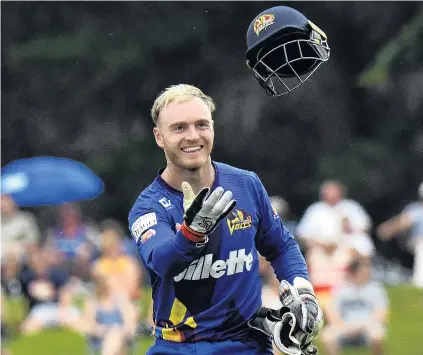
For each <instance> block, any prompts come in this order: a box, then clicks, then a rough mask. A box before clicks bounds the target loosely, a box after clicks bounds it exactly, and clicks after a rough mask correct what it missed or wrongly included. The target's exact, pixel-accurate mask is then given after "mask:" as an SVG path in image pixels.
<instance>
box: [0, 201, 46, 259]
mask: <svg viewBox="0 0 423 355" xmlns="http://www.w3.org/2000/svg"><path fill="white" fill-rule="evenodd" d="M39 239H40V230H39V227H38V224H37V220H36V219H35V217H34V215H33V214H32V213H30V212H27V211H21V210H20V209H19V207H18V206H17V205H16V203H15V201H14V200H13V198H12V197H11V196H9V195H5V194H2V195H1V255H2V258H3V256H5V255H10V254H13V255H15V256H16V257H17V258H18V259H19V260H20V261H22V260H24V258H25V255H26V254H27V253H29V252H30V251H31V250H32V249H33V248H34V247H35V245H36V244H37V243H38V242H39Z"/></svg>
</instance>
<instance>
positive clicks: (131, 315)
mask: <svg viewBox="0 0 423 355" xmlns="http://www.w3.org/2000/svg"><path fill="white" fill-rule="evenodd" d="M121 307H122V308H121V311H122V318H123V330H124V332H125V334H127V335H129V336H130V337H133V336H135V332H136V330H137V322H138V316H139V314H138V312H137V309H136V308H135V307H134V305H133V304H132V303H131V301H130V300H129V298H127V297H122V299H121Z"/></svg>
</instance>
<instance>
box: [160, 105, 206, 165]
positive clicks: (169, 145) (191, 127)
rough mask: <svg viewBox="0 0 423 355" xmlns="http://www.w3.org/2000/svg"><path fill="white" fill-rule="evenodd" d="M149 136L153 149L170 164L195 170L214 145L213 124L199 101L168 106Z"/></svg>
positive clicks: (204, 161) (204, 162) (204, 160)
mask: <svg viewBox="0 0 423 355" xmlns="http://www.w3.org/2000/svg"><path fill="white" fill-rule="evenodd" d="M153 132H154V137H155V139H156V143H157V145H158V146H159V147H161V148H163V150H164V152H165V154H166V157H167V159H168V160H169V161H170V162H171V163H172V164H174V165H176V166H178V167H181V168H183V169H189V170H197V169H200V168H201V167H202V166H204V165H205V164H207V162H208V161H209V157H210V153H211V151H212V149H213V141H214V129H213V120H212V116H211V112H210V110H209V108H208V106H207V104H206V103H205V102H204V101H203V100H201V99H200V98H198V97H195V98H192V99H189V100H187V101H183V102H171V103H170V104H169V105H168V106H167V107H166V108H165V109H164V110H162V111H161V112H160V118H159V120H158V124H157V127H155V128H154V130H153Z"/></svg>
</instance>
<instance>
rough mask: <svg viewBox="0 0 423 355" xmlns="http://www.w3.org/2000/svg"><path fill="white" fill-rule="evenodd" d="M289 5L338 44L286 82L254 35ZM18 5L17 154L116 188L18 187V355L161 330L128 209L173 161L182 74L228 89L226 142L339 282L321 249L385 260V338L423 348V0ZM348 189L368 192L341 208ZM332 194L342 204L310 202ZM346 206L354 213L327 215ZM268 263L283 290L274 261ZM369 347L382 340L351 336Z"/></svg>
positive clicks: (218, 149)
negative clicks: (22, 197) (63, 197)
mask: <svg viewBox="0 0 423 355" xmlns="http://www.w3.org/2000/svg"><path fill="white" fill-rule="evenodd" d="M277 5H286V6H292V7H294V8H296V9H298V10H299V11H301V12H303V13H304V14H305V15H306V16H307V17H308V18H309V19H310V20H311V21H313V22H314V23H316V24H317V25H318V26H319V27H321V28H322V29H323V30H324V31H325V33H326V34H327V35H328V43H329V45H330V47H331V59H330V60H329V62H328V63H325V64H324V65H322V66H321V68H320V69H319V70H318V71H317V72H316V73H315V74H314V75H313V76H312V77H311V79H309V80H308V81H307V82H306V83H305V84H304V85H302V86H300V87H299V88H298V89H296V90H295V91H294V92H292V93H290V94H289V95H286V96H284V97H282V98H278V99H270V98H268V97H267V96H266V95H265V93H264V91H262V90H261V88H260V87H259V86H258V85H257V82H256V80H255V79H254V77H253V75H252V73H251V72H250V71H249V70H248V68H247V66H246V64H245V57H244V54H245V50H246V44H245V34H246V30H247V28H248V26H249V24H250V22H251V21H252V20H253V19H254V17H255V16H256V15H257V14H258V13H260V12H261V11H263V10H264V9H266V8H270V7H272V6H277ZM1 20H2V24H1V26H2V38H1V39H2V43H1V46H2V63H1V74H2V77H1V83H2V100H1V109H2V120H1V129H2V136H1V148H2V151H1V158H2V167H4V166H5V165H6V164H8V163H10V162H13V161H15V160H17V159H21V158H29V157H35V156H56V157H66V158H71V159H74V160H77V161H79V162H82V163H84V164H85V165H86V166H88V167H89V168H90V169H92V170H93V171H94V172H95V173H96V174H97V175H98V176H99V177H100V178H101V180H102V181H103V182H104V192H103V194H102V195H101V196H100V197H98V198H96V199H94V200H90V201H84V202H81V203H79V204H62V205H59V206H54V207H51V206H50V207H37V208H20V206H19V204H17V203H16V201H14V200H13V197H12V196H9V195H7V194H2V206H1V207H2V222H1V223H2V226H1V228H2V338H3V339H2V340H3V348H4V349H3V351H4V352H5V354H6V353H9V354H13V355H15V354H16V355H19V354H29V353H31V354H32V355H36V354H44V355H46V354H47V355H48V354H60V355H66V354H74V355H76V354H84V353H87V352H89V351H91V352H95V351H98V352H100V353H101V352H103V354H115V353H116V351H117V350H113V349H121V348H123V347H124V345H125V344H126V343H127V340H128V339H127V337H126V336H123V335H122V334H121V333H120V331H119V329H118V328H119V327H117V326H116V324H118V325H119V324H120V325H122V324H123V325H124V326H125V327H126V328H125V329H126V331H127V333H128V334H130V335H131V336H130V338H131V339H130V341H129V342H128V344H126V345H127V346H126V348H127V351H126V352H127V353H130V351H133V353H136V354H143V353H144V352H145V349H147V348H148V346H149V344H151V342H152V338H151V337H150V336H148V328H149V327H150V326H151V325H152V320H151V317H150V315H149V312H150V303H149V300H150V294H149V285H148V280H147V279H146V276H145V274H144V271H143V269H142V267H141V265H140V263H139V259H138V255H137V251H136V249H135V248H134V246H133V244H132V241H131V239H130V238H129V236H128V234H129V233H128V228H127V215H128V212H129V209H130V208H131V206H132V204H133V202H134V201H135V199H136V198H137V196H138V194H139V193H140V191H141V190H142V189H143V188H145V187H146V186H147V185H148V184H149V183H150V182H151V181H152V180H153V179H154V177H155V175H156V173H157V170H158V169H159V168H161V167H162V166H164V165H165V160H164V156H163V153H162V151H161V150H160V149H158V148H157V147H156V146H155V142H154V139H153V135H152V124H151V121H150V116H149V110H150V108H151V106H152V104H153V101H154V99H155V97H156V95H157V94H158V93H159V92H160V91H161V90H163V89H164V88H165V87H167V86H169V85H172V84H176V83H187V84H192V85H195V86H198V87H200V88H201V89H202V90H203V91H204V92H205V93H206V94H208V95H210V96H212V97H213V99H214V100H215V101H216V103H217V111H216V114H215V121H216V122H215V123H216V142H215V150H214V154H213V159H214V160H217V161H222V162H225V163H228V164H232V165H235V166H237V167H239V168H243V169H249V170H254V171H255V172H256V173H257V174H258V175H259V177H260V178H261V179H262V181H263V183H264V185H265V187H266V188H267V191H268V193H269V195H271V196H274V197H275V198H274V199H273V201H274V205H275V206H276V205H278V206H279V208H280V209H279V212H280V214H281V216H282V218H283V220H284V221H285V222H286V225H287V226H288V228H289V229H290V230H291V232H292V233H293V234H295V235H296V237H297V239H298V241H299V243H300V245H301V248H302V251H303V252H304V255H305V256H306V257H307V259H308V261H309V267H310V274H311V277H312V279H313V280H314V284H315V286H317V287H319V286H320V287H321V288H320V290H322V291H323V293H325V292H326V293H325V295H324V296H322V297H324V298H325V300H326V298H327V297H330V296H328V295H329V294H328V293H327V291H328V290H329V291H331V290H332V289H335V288H336V287H338V286H339V285H342V282H343V280H342V277H341V278H340V280H338V278H336V277H335V278H332V279H328V277H326V276H327V275H329V273H328V272H327V270H323V269H322V267H321V266H322V265H324V266H326V267H329V268H330V269H331V271H333V272H334V273H335V274H337V275H340V274H339V272H338V271H339V270H341V271H343V272H345V273H347V274H348V270H349V269H348V265H349V264H348V262H350V261H351V260H352V259H351V260H350V259H348V258H347V257H345V258H343V257H342V255H343V254H342V250H343V249H342V248H341V247H340V245H341V244H342V246H343V247H345V248H347V249H348V250H349V251H351V250H353V254H354V253H355V254H354V255H355V256H354V258H357V257H359V258H360V260H362V259H363V258H364V259H366V260H370V261H371V266H372V273H371V278H372V279H374V280H376V281H377V282H379V283H380V285H381V286H382V287H383V289H384V290H385V291H386V292H387V293H386V295H387V300H388V301H389V302H386V304H387V309H388V314H389V315H388V317H387V318H388V320H387V321H386V323H387V333H386V336H385V337H383V343H384V345H383V346H384V348H385V351H386V354H394V353H395V354H399V355H402V354H404V355H406V354H413V355H416V354H420V353H423V350H422V344H420V345H418V344H417V343H418V342H416V341H415V340H414V341H413V339H421V337H422V336H423V325H422V324H423V292H422V291H421V289H422V288H423V281H422V275H421V273H422V271H421V268H422V264H423V261H422V260H423V255H422V249H423V246H422V241H423V227H422V224H423V212H422V209H423V203H422V202H423V187H422V188H421V191H420V193H419V186H420V184H421V182H422V181H423V114H422V112H423V89H422V88H423V65H422V63H423V4H422V3H421V2H318V3H316V2H265V3H263V2H163V3H159V2H36V1H34V2H24V1H19V2H2V3H1ZM327 190H328V191H327ZM325 191H326V192H325ZM334 195H335V197H334ZM345 200H348V201H350V202H351V200H352V201H353V202H354V207H351V209H350V210H349V209H348V208H347V207H345V206H344V207H345V208H344V209H343V212H342V213H341V212H339V210H341V209H342V208H340V206H341V203H342V202H345ZM318 201H320V203H321V204H324V205H323V206H326V207H328V206H329V207H331V208H332V207H334V208H333V209H331V208H329V209H327V208H326V207H325V208H323V209H321V211H320V212H319V213H322V214H319V213H317V214H315V216H314V217H313V216H311V214H312V213H311V214H310V213H309V214H308V215H306V214H305V212H306V211H307V209H308V208H309V206H310V205H312V204H313V203H316V202H318ZM344 205H345V204H344ZM346 205H347V206H351V205H348V204H346ZM336 206H338V207H336ZM357 206H358V207H357ZM335 207H336V208H335ZM335 210H336V213H335V212H334V211H335ZM344 210H346V211H344ZM308 211H310V210H308ZM334 213H335V214H336V217H334V215H335V214H334ZM350 213H351V214H350ZM316 216H318V217H316ZM334 218H338V219H339V218H341V219H342V228H341V229H340V230H339V231H335V232H334V231H333V230H331V231H328V230H327V228H326V227H327V226H328V225H330V224H331V223H334V224H337V223H338V222H340V220H336V221H334ZM323 221H324V222H323ZM355 222H357V226H356V227H357V228H355ZM322 225H323V227H324V228H323V227H322ZM319 228H320V229H319ZM325 228H326V229H325ZM323 229H324V230H323ZM329 229H330V228H329ZM310 230H319V231H320V232H319V233H314V235H311V234H313V233H311V234H310V233H309V231H310ZM336 233H337V235H336V236H335V234H336ZM353 235H360V237H357V238H356V239H352V238H353V237H352V236H353ZM6 236H7V237H6ZM341 236H342V237H341ZM341 239H343V240H348V243H343V242H342V243H340V242H339V240H341ZM351 240H354V242H351ZM347 244H348V245H347ZM316 248H317V249H316ZM340 248H341V249H342V250H341V249H340ZM345 248H344V249H345ZM340 250H341V251H340ZM338 251H339V253H338ZM316 255H317V256H316ZM322 255H323V257H322ZM340 255H341V256H340ZM357 255H359V256H357ZM328 260H330V262H328ZM339 260H340V261H339ZM416 260H417V262H416ZM328 265H329V266H328ZM418 265H420V266H419V267H420V271H419V270H417V266H418ZM316 270H317V271H316ZM419 272H420V274H419ZM262 273H263V284H264V285H265V286H266V287H267V286H268V287H269V288H266V287H265V291H266V292H267V291H269V292H270V293H269V297H270V299H272V297H274V294H273V293H274V286H272V285H273V284H274V279H272V277H274V276H273V274H272V272H271V271H270V273H269V271H268V269H267V266H263V268H262ZM322 274H323V275H325V277H323V279H322V276H321V275H322ZM349 276H351V275H349ZM347 277H348V276H347ZM122 280H124V282H123V281H122ZM419 280H420V281H419ZM122 282H123V283H122ZM419 282H422V283H419ZM122 289H125V290H126V292H124V294H123V295H120V294H119V295H118V293H119V292H118V290H122ZM272 292H273V293H272ZM272 295H273V296H272ZM116 299H117V301H116ZM322 299H323V298H322ZM269 302H273V301H269ZM322 302H323V301H322ZM325 302H326V301H325ZM327 304H329V305H330V304H331V302H330V301H328V303H327ZM131 307H132V308H131ZM134 309H135V310H137V312H134ZM117 313H118V314H120V316H117V318H118V319H120V320H116V319H115V318H116V317H115V316H116V314H117ZM134 313H136V314H137V317H136V318H134V319H132V318H131V314H134ZM114 317H115V318H114ZM100 318H101V319H103V320H104V319H105V321H104V322H105V323H104V324H99V322H100V321H99V319H100ZM100 323H101V322H100ZM115 323H116V324H115ZM110 324H113V325H115V326H116V327H115V328H116V329H115V330H116V332H114V333H112V335H111V336H109V337H108V338H107V339H105V338H104V334H106V333H105V329H106V328H107V325H110ZM52 325H54V327H53V326H52ZM107 334H109V335H110V334H111V333H107ZM419 337H420V338H419ZM96 339H97V340H96ZM98 339H101V341H102V342H103V343H102V342H101V341H99V340H98ZM329 340H330V339H329ZM329 340H328V341H329ZM104 342H106V344H108V345H107V346H104ZM322 343H323V340H322ZM102 347H103V348H107V349H108V350H107V351H109V352H108V353H107V352H105V350H102ZM347 351H351V350H347ZM360 351H363V354H364V353H366V351H371V348H369V349H365V348H364V350H353V352H350V353H351V354H352V353H354V354H358V353H360ZM322 353H323V354H325V352H324V347H323V346H322ZM369 353H370V352H369ZM360 354H361V353H360Z"/></svg>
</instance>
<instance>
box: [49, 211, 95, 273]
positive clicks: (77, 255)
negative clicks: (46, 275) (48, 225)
mask: <svg viewBox="0 0 423 355" xmlns="http://www.w3.org/2000/svg"><path fill="white" fill-rule="evenodd" d="M96 243H98V232H97V230H96V229H95V228H94V227H92V226H90V225H88V224H87V223H85V222H84V221H83V220H82V215H81V210H80V208H79V206H78V205H76V204H70V203H66V204H63V205H61V206H60V207H59V223H58V226H57V227H55V228H53V229H52V230H51V231H50V232H49V235H48V237H47V241H46V246H47V248H49V250H50V251H51V252H52V253H54V254H55V260H56V264H57V265H59V266H61V267H62V268H64V270H65V271H66V272H69V273H71V274H72V275H73V276H76V277H78V278H80V279H82V280H84V281H88V280H89V278H90V265H91V262H92V260H93V259H94V257H95V252H96V251H95V250H96Z"/></svg>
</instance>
